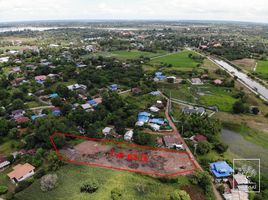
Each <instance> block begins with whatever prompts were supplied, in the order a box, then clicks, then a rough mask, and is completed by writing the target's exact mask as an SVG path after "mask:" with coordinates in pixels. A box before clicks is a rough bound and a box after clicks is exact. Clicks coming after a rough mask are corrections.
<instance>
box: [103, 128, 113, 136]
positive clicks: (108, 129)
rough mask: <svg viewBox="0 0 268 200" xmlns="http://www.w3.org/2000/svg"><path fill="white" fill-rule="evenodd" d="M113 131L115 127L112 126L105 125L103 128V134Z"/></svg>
mask: <svg viewBox="0 0 268 200" xmlns="http://www.w3.org/2000/svg"><path fill="white" fill-rule="evenodd" d="M112 131H113V128H111V127H105V128H104V129H103V130H102V133H103V135H105V136H106V135H110V134H111V133H112Z"/></svg>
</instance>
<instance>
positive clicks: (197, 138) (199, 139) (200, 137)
mask: <svg viewBox="0 0 268 200" xmlns="http://www.w3.org/2000/svg"><path fill="white" fill-rule="evenodd" d="M191 140H192V141H193V142H196V143H198V142H203V141H207V140H208V139H207V137H206V136H204V135H201V134H197V135H194V136H193V137H191Z"/></svg>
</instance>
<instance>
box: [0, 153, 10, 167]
mask: <svg viewBox="0 0 268 200" xmlns="http://www.w3.org/2000/svg"><path fill="white" fill-rule="evenodd" d="M8 165H10V162H9V161H8V160H7V157H6V156H3V155H0V169H3V168H5V167H7V166H8Z"/></svg>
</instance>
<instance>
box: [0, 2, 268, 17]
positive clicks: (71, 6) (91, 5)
mask: <svg viewBox="0 0 268 200" xmlns="http://www.w3.org/2000/svg"><path fill="white" fill-rule="evenodd" d="M267 13H268V1H267V0H255V1H252V0H220V1H219V0H187V1H186V0H166V1H163V0H135V1H134V0H34V1H33V0H8V1H7V0H0V21H21V20H46V19H48V20H51V19H167V20H180V19H196V20H235V21H239V20H241V21H258V22H268V14H267Z"/></svg>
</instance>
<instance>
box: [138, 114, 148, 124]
mask: <svg viewBox="0 0 268 200" xmlns="http://www.w3.org/2000/svg"><path fill="white" fill-rule="evenodd" d="M150 116H151V114H150V113H148V112H140V113H139V114H138V121H139V122H148V121H149V119H150V118H149V117H150Z"/></svg>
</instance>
